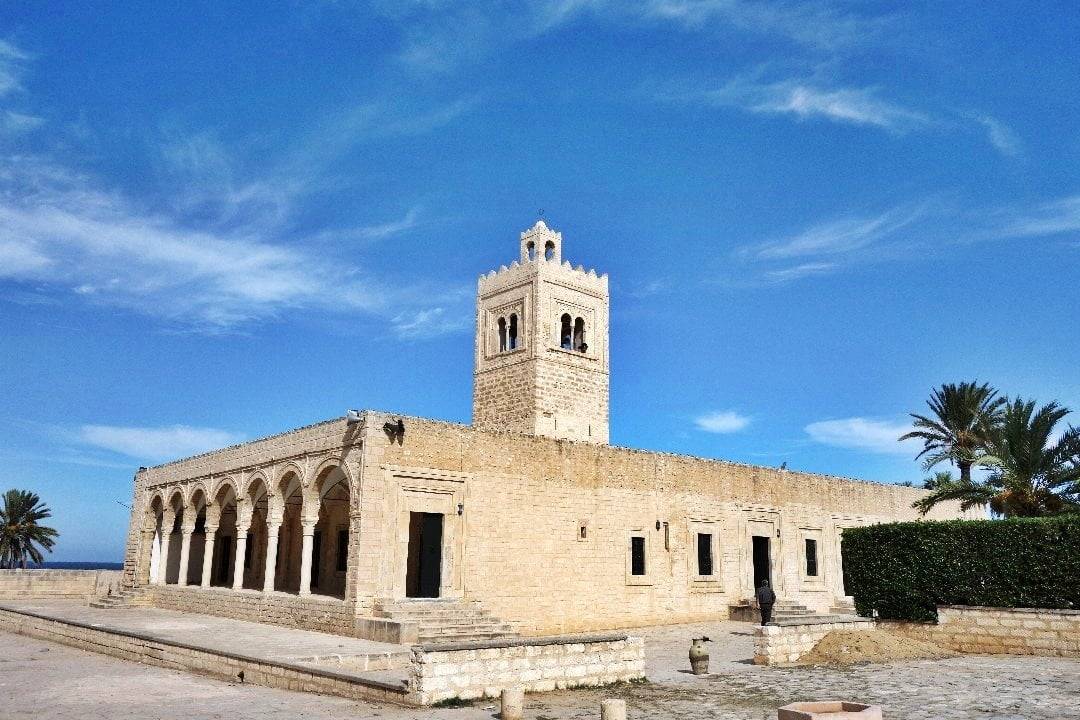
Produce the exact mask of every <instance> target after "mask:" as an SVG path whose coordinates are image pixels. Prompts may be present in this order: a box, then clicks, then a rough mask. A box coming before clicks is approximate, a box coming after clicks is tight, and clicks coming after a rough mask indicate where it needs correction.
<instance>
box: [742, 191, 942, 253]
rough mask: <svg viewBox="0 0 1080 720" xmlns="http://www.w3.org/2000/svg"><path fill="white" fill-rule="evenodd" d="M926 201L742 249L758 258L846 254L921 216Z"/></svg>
mask: <svg viewBox="0 0 1080 720" xmlns="http://www.w3.org/2000/svg"><path fill="white" fill-rule="evenodd" d="M928 212H929V207H928V206H927V205H925V204H923V205H918V206H915V207H897V208H893V209H891V210H887V211H885V212H883V213H880V214H878V215H874V216H870V217H845V218H839V219H836V220H829V221H827V222H823V223H819V224H817V225H813V226H811V227H809V228H807V229H806V230H803V231H802V232H800V233H798V234H796V235H793V236H791V237H786V238H781V239H779V240H771V241H768V242H764V243H761V244H759V245H756V246H751V247H749V248H744V249H743V253H744V254H749V255H750V256H752V257H753V258H755V259H757V260H790V259H793V258H808V257H822V256H835V255H849V254H851V253H852V252H855V251H857V250H862V249H864V248H866V247H868V246H870V245H872V244H875V243H878V242H880V241H882V240H884V239H886V238H888V237H890V236H892V235H894V234H895V233H897V232H899V231H901V230H903V229H904V228H907V227H908V226H910V225H912V224H913V223H915V222H916V221H918V220H921V219H923V218H924V217H925V216H926V215H927V214H928Z"/></svg>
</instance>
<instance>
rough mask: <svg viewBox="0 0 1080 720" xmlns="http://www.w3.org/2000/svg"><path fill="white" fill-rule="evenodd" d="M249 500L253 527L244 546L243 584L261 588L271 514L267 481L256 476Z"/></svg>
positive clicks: (247, 586)
mask: <svg viewBox="0 0 1080 720" xmlns="http://www.w3.org/2000/svg"><path fill="white" fill-rule="evenodd" d="M247 501H248V502H249V503H251V509H252V512H251V527H249V528H248V530H247V542H246V544H245V546H244V579H243V586H244V587H245V588H248V589H251V590H261V589H262V586H263V573H264V572H265V571H266V539H267V536H268V535H267V532H266V521H267V517H268V514H269V497H268V495H267V491H266V483H265V482H263V480H262V478H256V479H255V480H254V481H252V483H251V484H250V485H248V489H247Z"/></svg>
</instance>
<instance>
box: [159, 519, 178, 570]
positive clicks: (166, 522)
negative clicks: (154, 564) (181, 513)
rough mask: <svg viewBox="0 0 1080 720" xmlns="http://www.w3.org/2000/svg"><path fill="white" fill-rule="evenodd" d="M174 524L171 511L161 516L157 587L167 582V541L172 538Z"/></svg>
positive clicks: (168, 543) (174, 520)
mask: <svg viewBox="0 0 1080 720" xmlns="http://www.w3.org/2000/svg"><path fill="white" fill-rule="evenodd" d="M175 524H176V513H175V512H174V511H172V510H169V511H168V512H165V513H162V515H161V554H160V555H159V556H158V581H157V584H158V585H164V584H166V583H167V582H168V580H169V545H170V544H171V543H170V542H169V540H170V539H171V538H172V531H173V525H175Z"/></svg>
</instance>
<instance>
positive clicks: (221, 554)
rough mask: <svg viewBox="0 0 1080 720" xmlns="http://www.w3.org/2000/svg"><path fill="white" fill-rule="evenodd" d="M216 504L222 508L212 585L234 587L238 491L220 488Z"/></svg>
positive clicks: (212, 561)
mask: <svg viewBox="0 0 1080 720" xmlns="http://www.w3.org/2000/svg"><path fill="white" fill-rule="evenodd" d="M214 504H215V505H217V506H218V508H220V517H219V520H218V529H217V534H216V536H215V542H214V556H213V558H212V559H211V563H210V584H211V585H214V586H217V587H232V581H233V561H234V560H235V559H236V557H235V555H236V490H235V489H234V488H233V486H232V485H230V484H228V483H226V484H224V485H222V486H221V487H220V488H218V491H217V495H216V496H215V498H214Z"/></svg>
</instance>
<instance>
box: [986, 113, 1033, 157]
mask: <svg viewBox="0 0 1080 720" xmlns="http://www.w3.org/2000/svg"><path fill="white" fill-rule="evenodd" d="M975 120H976V121H977V122H978V123H979V124H980V125H982V126H983V128H985V130H986V138H987V139H988V140H989V141H990V144H991V145H993V146H994V148H995V149H996V150H997V151H998V152H1000V153H1001V154H1002V155H1006V156H1008V157H1017V156H1018V155H1020V154H1021V151H1022V149H1023V146H1022V144H1021V142H1020V138H1019V137H1017V135H1016V133H1014V132H1013V131H1012V129H1011V128H1010V127H1009V126H1008V125H1006V124H1005V123H1003V122H1001V121H999V120H996V119H994V118H992V117H990V116H988V115H981V116H979V117H976V118H975Z"/></svg>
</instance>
